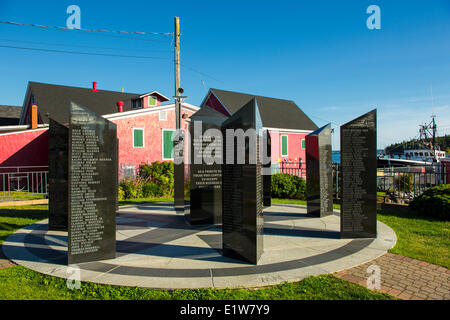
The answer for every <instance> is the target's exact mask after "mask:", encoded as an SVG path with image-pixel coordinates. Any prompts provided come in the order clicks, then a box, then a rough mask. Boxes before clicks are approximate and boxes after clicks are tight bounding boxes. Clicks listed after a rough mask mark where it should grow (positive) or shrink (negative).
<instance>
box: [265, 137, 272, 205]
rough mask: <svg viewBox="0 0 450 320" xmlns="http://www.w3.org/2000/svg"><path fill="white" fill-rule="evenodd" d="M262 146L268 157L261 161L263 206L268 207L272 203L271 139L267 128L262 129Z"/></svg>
mask: <svg viewBox="0 0 450 320" xmlns="http://www.w3.org/2000/svg"><path fill="white" fill-rule="evenodd" d="M263 137H264V139H263V141H264V144H263V146H264V148H263V155H264V157H268V159H264V160H267V161H266V162H265V163H263V206H264V207H270V206H271V205H272V161H271V156H272V140H271V138H270V133H269V130H264V136H263Z"/></svg>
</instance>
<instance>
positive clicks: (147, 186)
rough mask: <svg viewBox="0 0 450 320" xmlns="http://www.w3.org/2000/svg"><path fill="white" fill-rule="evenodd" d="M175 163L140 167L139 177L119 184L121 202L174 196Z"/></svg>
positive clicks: (157, 162)
mask: <svg viewBox="0 0 450 320" xmlns="http://www.w3.org/2000/svg"><path fill="white" fill-rule="evenodd" d="M173 173H174V169H173V162H168V161H165V162H159V161H155V162H152V163H151V164H150V165H148V164H146V163H144V164H141V165H140V166H139V173H138V177H137V178H134V179H125V180H122V181H120V183H119V200H127V199H139V198H148V197H162V196H172V195H173Z"/></svg>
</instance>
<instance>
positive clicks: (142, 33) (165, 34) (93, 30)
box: [0, 21, 173, 36]
mask: <svg viewBox="0 0 450 320" xmlns="http://www.w3.org/2000/svg"><path fill="white" fill-rule="evenodd" d="M0 23H4V24H10V25H15V26H25V27H37V28H47V29H60V30H70V31H87V32H107V33H124V34H138V35H163V36H171V35H173V32H141V31H117V30H105V29H86V28H78V29H72V28H67V27H57V26H45V25H40V24H32V23H21V22H14V21H0Z"/></svg>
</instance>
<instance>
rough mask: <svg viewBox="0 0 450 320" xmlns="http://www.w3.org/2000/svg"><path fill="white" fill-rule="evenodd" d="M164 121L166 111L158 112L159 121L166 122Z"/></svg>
mask: <svg viewBox="0 0 450 320" xmlns="http://www.w3.org/2000/svg"><path fill="white" fill-rule="evenodd" d="M166 120H167V110H160V111H159V121H166Z"/></svg>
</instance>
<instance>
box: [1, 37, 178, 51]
mask: <svg viewBox="0 0 450 320" xmlns="http://www.w3.org/2000/svg"><path fill="white" fill-rule="evenodd" d="M0 41H6V42H15V43H30V44H38V45H47V46H61V47H74V48H88V49H102V50H121V51H130V50H133V51H140V52H172V51H171V50H141V49H124V48H111V47H95V46H81V45H73V44H63V43H51V42H39V41H25V40H12V39H1V38H0Z"/></svg>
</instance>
